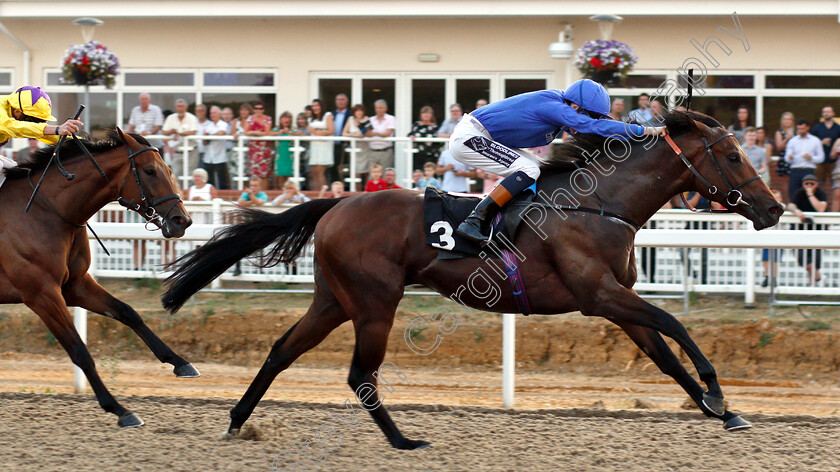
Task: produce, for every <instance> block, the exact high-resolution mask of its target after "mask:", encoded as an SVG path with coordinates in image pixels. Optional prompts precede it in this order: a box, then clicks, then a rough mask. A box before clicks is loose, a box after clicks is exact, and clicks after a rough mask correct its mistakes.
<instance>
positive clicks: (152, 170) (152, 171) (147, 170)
mask: <svg viewBox="0 0 840 472" xmlns="http://www.w3.org/2000/svg"><path fill="white" fill-rule="evenodd" d="M143 172H145V173H146V175H155V168H154V167H147V168H145V169H143Z"/></svg>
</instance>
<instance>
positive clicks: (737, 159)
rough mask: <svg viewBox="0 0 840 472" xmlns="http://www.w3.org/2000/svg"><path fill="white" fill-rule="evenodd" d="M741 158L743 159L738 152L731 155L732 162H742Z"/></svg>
mask: <svg viewBox="0 0 840 472" xmlns="http://www.w3.org/2000/svg"><path fill="white" fill-rule="evenodd" d="M740 158H741V156H739V155H738V153H737V152H733V153H732V154H730V155H729V160H730V161H732V162H738V161H739V160H740Z"/></svg>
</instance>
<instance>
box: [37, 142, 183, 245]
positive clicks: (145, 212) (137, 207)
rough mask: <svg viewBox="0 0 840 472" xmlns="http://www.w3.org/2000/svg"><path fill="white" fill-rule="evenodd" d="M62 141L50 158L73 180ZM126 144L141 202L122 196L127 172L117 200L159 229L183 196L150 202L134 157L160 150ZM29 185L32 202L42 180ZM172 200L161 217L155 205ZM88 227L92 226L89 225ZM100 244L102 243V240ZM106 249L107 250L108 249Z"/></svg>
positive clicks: (64, 174) (65, 219)
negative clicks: (133, 148) (64, 161)
mask: <svg viewBox="0 0 840 472" xmlns="http://www.w3.org/2000/svg"><path fill="white" fill-rule="evenodd" d="M72 136H73V141H75V142H76V144H78V145H79V147H80V148H81V149H82V151H84V153H85V154H86V155H87V157H88V159H90V161H91V162H92V163H93V165H94V167H96V170H97V171H99V175H101V176H102V178H103V179H105V182H107V183H108V184H109V185H110V183H111V179H109V178H108V175H107V174H105V171H104V170H102V167H100V166H99V163H98V162H96V159H94V158H93V155H92V154H91V153H90V151H89V150H88V148H87V147H86V146H85V145H84V143H83V142H82V140H81V139H79V137H78V136H76V135H75V134H72ZM62 143H63V140H62V141H61V142H60V143H59V146H58V147H57V148H56V150H55V152H54V153H53V157H52V158H51V159H50V163H52V161H53V160H55V161H56V162H57V165H58V170H59V172H61V175H63V176H64V178H66V179H67V180H73V179H75V178H76V176H75V174H71V173H69V172H67V171H66V170H65V169H64V167H63V166H62V165H61V157H60V155H59V153H60V147H61V144H62ZM125 146H126V149H127V151H128V160H129V162H130V164H131V173H133V174H134V181H135V182H136V183H137V189H138V192H139V193H140V203H135V202H134V201H133V200H128V199H126V198H125V197H123V196H122V194H123V191H124V190H125V184H126V182H127V181H128V175H129V174H127V173H126V175H125V178H124V179H123V182H122V185H120V189H119V191H118V192H117V202H119V204H120V205H121V206H123V207H124V208H126V209H128V210H132V211H135V212H137V213H138V214H140V216H142V217H143V218H145V219H146V229H147V230H150V231H153V230H154V229H150V228H149V223H152V224H153V225H155V226H156V227H157V228H158V229H160V228H161V227H162V224H163V221H164V218H166V217H167V216H169V213H170V212H171V211H172V209H173V208H175V206H176V205H178V203H179V202H181V196H180V195H178V194H177V193H173V194H172V195H167V196H165V197H162V198H158V199H157V200H154V201H151V202H150V201H149V197H148V196H147V193H148V192H147V190H146V188H145V186H144V185H143V182H142V181H141V180H140V173H139V171H138V170H137V163H136V162H135V160H134V158H135V157H137V156H138V155H139V154H142V153H144V152H146V151H154V152H158V153H159V152H160V151H159V150H158V149H157V148H156V147H154V146H146V147H144V148H141V149H138V150H137V151H133V152H132V151H131V148H130V147H129V146H128V143H125ZM50 163H48V164H47V167H46V168H45V169H44V174H46V173H47V170H49V164H50ZM41 181H43V176H42V177H41ZM29 185H30V186H32V187H33V192H32V197H30V203H31V201H32V198H34V197H35V194H36V193H37V192H38V188H39V187H40V186H41V182H40V181H39V182H38V185H35V186H33V185H32V181H31V180H30V181H29ZM41 200H43V201H44V202H45V203H46V204H47V205H48V206H49V207H50V208H51V209H52V210H53V211H54V212H55V213H56V214H57V215H58V216H59V217H60V218H61V219H62V220H64V221H65V222H67V223H69V224H71V225H73V226H77V227H84V226H85V225H83V224H82V225H80V224H78V223H74V222H72V221H69V220H68V219H67V218H65V217H64V216H63V215H62V214H61V213H59V212H58V209H57V208H55V206H53V205H52V204H51V203H50V202H49V201H47V200H45V199H44V198H43V197H41ZM170 200H175V201H174V202H173V203H172V205H170V206H169V208H168V209H167V210H166V213H164V214H163V216H162V217H161V215H160V213H158V211H157V210H156V209H155V207H156V206H158V205H160V204H161V203H164V202H168V201H170ZM28 209H29V204H27V210H28ZM88 228H90V226H89V225H88ZM92 231H93V229H91V232H92ZM95 235H96V233H94V236H95ZM98 239H99V238H98V237H97V240H98ZM100 244H101V242H100ZM103 247H104V246H103ZM105 251H106V252H107V249H106V250H105Z"/></svg>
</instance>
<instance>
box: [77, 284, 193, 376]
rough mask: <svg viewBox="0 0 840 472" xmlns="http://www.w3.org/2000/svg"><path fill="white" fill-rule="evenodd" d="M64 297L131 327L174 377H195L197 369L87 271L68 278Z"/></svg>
mask: <svg viewBox="0 0 840 472" xmlns="http://www.w3.org/2000/svg"><path fill="white" fill-rule="evenodd" d="M62 292H63V294H64V300H65V301H66V302H67V304H68V305H70V306H79V307H82V308H84V309H85V310H90V311H92V312H94V313H98V314H100V315H103V316H108V317H110V318H113V319H115V320H117V321H119V322H121V323H123V324H125V325H126V326H128V327H129V328H131V329H132V330H133V331H134V332H135V333H137V336H139V337H140V339H142V340H143V342H144V343H146V346H149V349H150V350H151V351H152V354H154V355H155V357H157V358H158V360H159V361H161V362H164V363H167V364H172V366H173V367H174V370H173V371H174V372H175V375H177V376H178V377H198V376H199V375H201V374H199V373H198V370H197V369H196V368H195V367H193V365H192V364H190V363H189V362H187V361H186V360H184V358H182V357H181V356H179V355H177V354H175V353H174V352H173V351H172V349H170V348H169V346H167V345H166V343H164V342H163V341H161V339H160V338H159V337H157V335H156V334H155V333H154V332H152V330H151V329H150V328H149V326H148V325H146V323H145V322H144V321H143V319H142V318H140V315H139V314H137V312H136V311H134V309H133V308H131V307H130V306H128V305H127V304H125V303H123V302H122V301H120V300H118V299H116V298H115V297H114V296H112V295H111V294H110V293H108V292H107V291H106V290H105V289H104V288H102V286H101V285H99V284H98V283H96V281H95V280H93V277H91V276H90V275H88V274H85V275H84V276H83V277H82V278H80V279H77V280H71V281H69V282H68V283H67V284H65V286H64V287H63V289H62Z"/></svg>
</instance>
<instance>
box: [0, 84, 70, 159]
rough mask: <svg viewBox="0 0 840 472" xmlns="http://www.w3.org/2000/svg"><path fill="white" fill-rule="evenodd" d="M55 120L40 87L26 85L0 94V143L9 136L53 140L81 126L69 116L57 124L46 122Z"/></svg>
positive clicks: (6, 140) (51, 141)
mask: <svg viewBox="0 0 840 472" xmlns="http://www.w3.org/2000/svg"><path fill="white" fill-rule="evenodd" d="M55 120H56V119H55V117H54V116H52V102H51V101H50V96H49V95H47V92H44V91H43V90H41V88H40V87H33V86H30V85H27V86H25V87H21V88H19V89H17V90H15V92H14V93H12V94H11V95H5V96H0V146H3V145H4V144H6V143H7V142H8V141H9V139H11V138H36V139H38V140H40V141H42V142H45V143H47V144H55V143H57V142H58V136H59V135H62V134H63V135H70V134H73V133H75V132H77V131H79V129H80V128H81V127H82V126H84V123H82V122H81V121H79V120H72V119H70V120H67V121H65V122H64V123H63V124H61V125H48V124H46V122H47V121H55Z"/></svg>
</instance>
